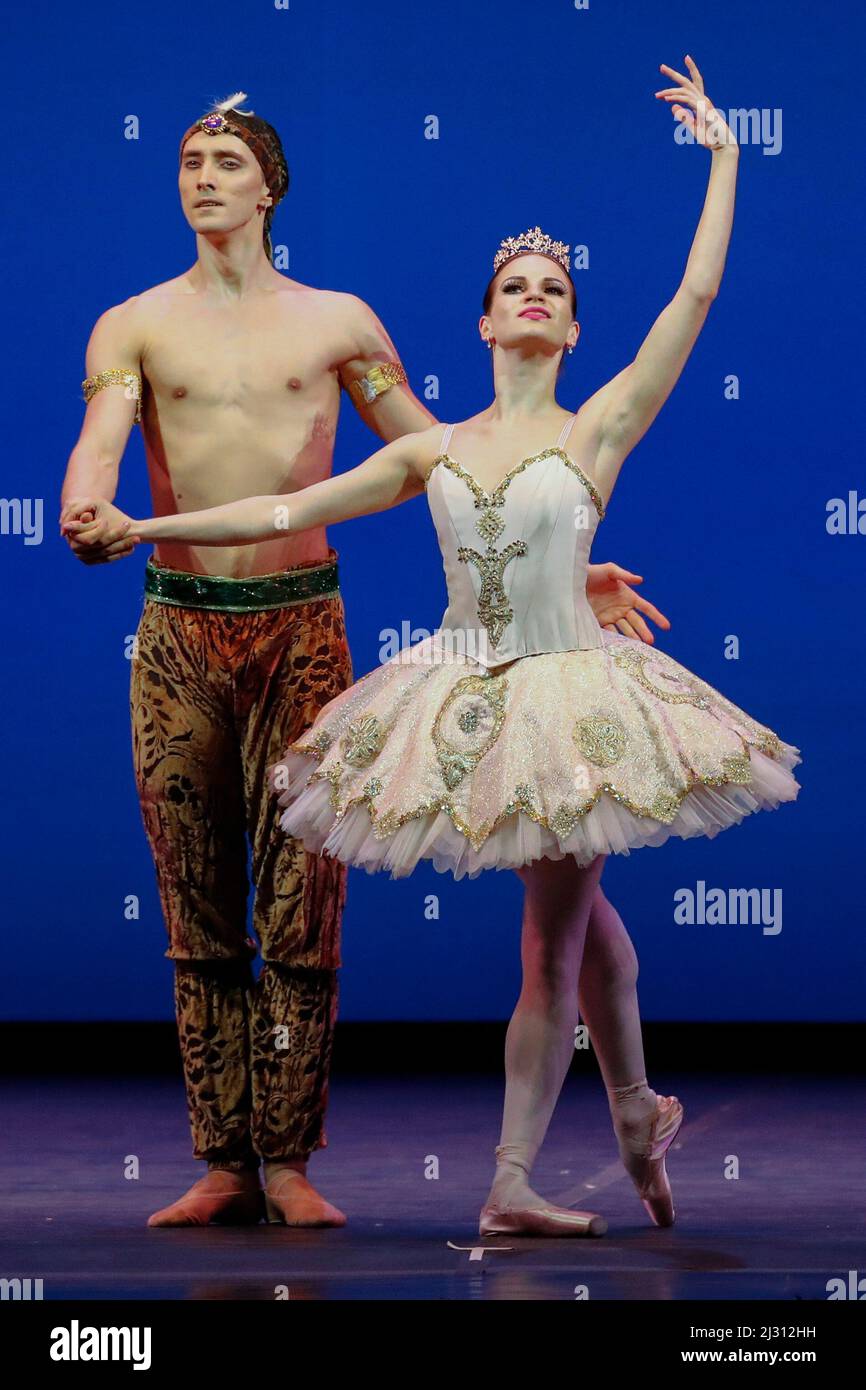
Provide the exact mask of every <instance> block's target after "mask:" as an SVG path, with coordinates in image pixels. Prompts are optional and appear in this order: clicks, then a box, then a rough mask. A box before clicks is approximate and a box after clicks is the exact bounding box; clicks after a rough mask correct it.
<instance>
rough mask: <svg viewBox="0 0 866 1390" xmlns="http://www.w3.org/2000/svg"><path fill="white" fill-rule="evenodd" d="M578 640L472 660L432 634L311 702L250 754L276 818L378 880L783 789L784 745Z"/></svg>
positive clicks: (790, 749) (727, 809)
mask: <svg viewBox="0 0 866 1390" xmlns="http://www.w3.org/2000/svg"><path fill="white" fill-rule="evenodd" d="M603 638H604V645H603V646H602V647H601V648H597V649H592V650H587V651H569V652H550V653H543V654H541V655H538V656H526V657H521V658H518V659H517V660H515V661H513V662H511V663H510V664H509V665H507V666H505V667H499V668H495V669H494V670H493V671H492V672H487V671H485V670H484V669H483V668H482V667H480V666H479V665H478V664H477V663H476V662H474V661H473V660H472V659H471V658H466V657H454V656H453V655H451V654H447V653H443V651H442V649H441V647H440V645H439V639H438V637H437V634H434V635H433V637H432V638H427V639H426V640H425V641H424V642H421V643H419V644H417V646H415V647H413V648H411V649H409V651H408V652H403V653H400V654H398V656H397V657H395V658H394V659H393V660H392V661H389V662H386V663H385V664H384V665H382V666H379V667H377V668H376V669H375V670H374V671H371V672H370V674H369V675H367V676H364V677H363V678H362V679H361V680H359V681H357V682H356V683H355V684H354V685H352V686H350V687H349V688H348V689H347V690H344V691H342V692H341V693H340V695H338V696H337V697H336V698H335V699H334V700H332V701H330V703H329V704H327V705H325V706H324V707H323V709H322V710H320V712H319V714H318V716H317V718H316V720H315V722H314V723H313V725H312V726H311V728H310V729H308V730H307V731H306V732H305V734H304V735H303V737H302V738H301V739H299V740H298V741H297V742H296V743H294V744H292V746H291V748H289V749H288V750H287V751H286V753H285V755H284V757H283V759H282V761H281V762H279V763H277V764H275V765H273V766H272V767H271V768H269V769H268V775H269V781H270V785H271V789H272V791H273V792H274V794H275V795H277V797H278V799H279V803H280V805H281V807H282V808H283V812H282V815H281V818H280V824H281V826H282V828H283V829H284V830H285V831H286V832H287V833H288V834H290V835H292V836H294V837H295V838H297V839H298V840H300V841H301V842H302V843H303V845H304V846H305V848H307V849H308V850H312V851H313V852H315V853H326V854H329V855H332V856H334V857H335V858H337V859H340V860H342V861H343V862H344V863H347V864H352V865H355V866H358V867H361V868H365V869H366V870H367V871H368V872H370V873H374V872H377V871H380V870H387V871H389V872H390V874H391V877H392V878H402V877H405V876H406V875H407V874H410V873H411V872H412V870H413V869H414V868H415V867H416V865H417V864H418V863H419V861H420V860H422V859H426V860H430V861H431V862H432V864H433V866H434V868H436V869H437V870H438V871H439V872H442V873H446V872H450V873H453V874H454V876H455V878H458V879H459V878H462V877H464V876H469V877H470V878H474V877H475V876H476V875H477V874H479V873H481V872H482V870H484V869H513V868H518V867H520V866H522V865H524V864H528V863H531V862H532V861H533V860H536V859H539V858H542V857H547V858H551V859H561V858H564V857H565V856H566V855H569V854H570V855H573V857H574V858H575V860H576V861H577V863H579V864H588V863H589V862H591V860H592V859H594V858H595V857H596V855H599V854H628V853H629V852H630V850H632V849H635V848H640V847H642V846H646V845H651V846H657V845H661V844H663V843H664V842H665V841H666V840H667V839H669V838H670V837H671V836H672V835H673V836H677V837H680V838H683V839H688V838H691V837H692V836H695V835H704V836H707V837H709V838H712V837H713V836H715V835H716V834H717V833H718V832H719V831H720V830H724V829H726V828H727V827H728V826H730V825H735V824H737V823H738V822H739V821H741V820H743V818H744V817H745V816H747V815H750V814H752V813H753V812H755V811H760V810H772V809H775V808H776V807H778V806H779V805H780V804H781V803H782V802H785V801H793V800H795V799H796V797H797V794H798V792H799V790H800V786H799V783H798V782H797V781H796V779H795V778H794V777H793V775H792V771H791V769H792V768H794V767H795V766H796V765H797V764H798V763H799V762H801V761H802V759H801V757H800V750H799V749H798V748H796V747H795V746H793V745H792V744H788V743H784V742H782V740H781V739H780V738H779V737H778V735H777V734H775V733H774V732H773V730H771V729H769V728H768V727H767V726H766V725H763V724H760V723H758V722H757V721H756V720H754V719H753V718H752V717H751V716H750V715H748V714H747V713H746V712H745V711H744V710H742V709H740V708H739V707H738V706H736V705H734V704H733V703H732V702H731V701H729V700H727V699H726V698H725V697H724V696H723V695H721V694H720V692H719V691H717V690H715V689H714V688H713V687H712V686H710V685H709V684H707V683H706V682H705V681H702V680H700V678H699V677H697V676H696V675H694V673H693V672H691V671H689V670H687V668H686V667H684V666H682V665H681V664H680V663H678V662H676V661H675V660H674V659H673V658H672V657H670V656H668V655H667V654H666V653H663V652H659V651H656V650H655V649H653V648H651V647H648V646H647V645H646V644H645V643H642V642H640V641H638V640H637V639H634V638H627V637H624V636H622V635H621V634H619V633H608V632H604V633H603Z"/></svg>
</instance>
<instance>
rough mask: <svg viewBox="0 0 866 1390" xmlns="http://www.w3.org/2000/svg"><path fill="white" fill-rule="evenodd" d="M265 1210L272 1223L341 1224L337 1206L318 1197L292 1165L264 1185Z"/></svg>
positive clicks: (288, 1224) (295, 1224) (284, 1224)
mask: <svg viewBox="0 0 866 1390" xmlns="http://www.w3.org/2000/svg"><path fill="white" fill-rule="evenodd" d="M265 1211H266V1213H267V1218H268V1222H269V1224H270V1225H272V1226H345V1224H346V1217H345V1215H344V1213H343V1212H341V1211H340V1210H339V1208H338V1207H335V1206H332V1205H331V1203H330V1202H326V1201H325V1199H324V1197H321V1196H320V1195H319V1193H318V1192H317V1191H316V1189H315V1188H314V1187H313V1185H312V1183H309V1182H307V1179H306V1178H305V1177H304V1175H303V1173H299V1172H298V1170H297V1169H296V1168H284V1169H283V1170H282V1171H281V1172H279V1173H277V1174H276V1175H275V1176H274V1177H273V1178H271V1180H270V1182H269V1183H268V1184H267V1186H266V1187H265Z"/></svg>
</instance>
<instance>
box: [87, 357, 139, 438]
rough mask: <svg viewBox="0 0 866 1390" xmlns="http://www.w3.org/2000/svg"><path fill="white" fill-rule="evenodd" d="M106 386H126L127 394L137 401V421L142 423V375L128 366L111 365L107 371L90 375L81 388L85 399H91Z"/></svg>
mask: <svg viewBox="0 0 866 1390" xmlns="http://www.w3.org/2000/svg"><path fill="white" fill-rule="evenodd" d="M106 386H125V387H126V395H127V397H129V398H130V399H132V400H134V401H135V422H136V424H140V423H141V377H140V376H139V375H138V372H133V371H130V370H129V369H128V368H126V367H110V368H109V370H108V371H106V372H97V373H96V375H95V376H89V377H88V378H87V379H86V381H82V383H81V389H82V391H83V392H84V399H85V400H86V401H89V400H90V399H91V398H92V397H93V396H95V395H96V393H97V391H102V390H104V388H105V387H106Z"/></svg>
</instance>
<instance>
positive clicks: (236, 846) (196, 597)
mask: <svg viewBox="0 0 866 1390" xmlns="http://www.w3.org/2000/svg"><path fill="white" fill-rule="evenodd" d="M244 100H245V94H244V93H236V94H234V95H233V96H232V97H229V98H228V99H227V100H226V101H225V102H222V103H219V105H218V106H216V107H214V109H213V110H212V111H211V112H210V113H208V114H207V115H206V116H204V117H202V118H201V120H200V121H197V122H195V123H194V124H193V125H192V126H190V128H189V129H188V130H187V132H186V133H185V135H184V137H183V139H182V141H181V147H180V148H181V159H180V174H179V188H180V195H181V202H182V206H183V209H184V213H185V215H186V217H187V220H188V221H189V223H190V226H191V227H192V228H193V230H194V231H195V232H196V247H197V259H196V262H195V264H194V265H193V267H192V268H191V269H190V270H189V271H187V272H186V273H185V274H183V275H181V276H178V277H177V278H175V279H173V280H169V281H167V282H165V283H163V284H160V285H156V286H154V287H153V288H152V289H149V290H147V291H144V292H143V293H142V294H139V295H136V296H133V297H132V298H131V299H129V300H127V301H126V302H125V303H123V304H121V305H118V306H116V307H115V308H112V309H109V310H108V311H107V312H106V313H104V314H103V315H102V317H101V318H100V319H99V320H98V322H97V324H96V326H95V327H94V330H93V333H92V335H91V338H90V342H89V344H88V349H87V359H86V368H87V373H88V376H87V380H86V381H85V382H84V393H85V397H86V399H87V400H88V408H87V412H86V417H85V421H84V426H83V429H82V432H81V436H80V438H79V440H78V443H77V444H76V446H75V449H74V450H73V452H72V455H71V457H70V460H69V466H68V469H67V474H66V479H65V482H64V486H63V493H62V502H63V510H62V515H61V520H68V519H70V518H71V517H73V516H77V517H79V518H81V517H83V516H85V517H86V516H87V515H98V510H99V499H100V498H103V499H107V500H109V501H110V500H111V499H112V498H113V496H114V494H115V491H116V488H117V482H118V473H119V464H120V459H121V457H122V454H123V450H124V448H125V446H126V442H127V440H128V438H129V433H130V430H131V428H132V425H133V423H134V421H139V422H140V423H141V427H142V433H143V437H144V444H145V454H146V458H147V466H148V473H149V479H150V485H151V491H152V497H153V507H154V512H155V513H160V514H166V513H168V512H172V511H185V510H189V509H198V508H201V507H208V506H214V505H216V504H218V503H220V502H227V501H231V500H235V499H237V498H240V497H246V496H250V495H253V494H275V493H278V492H287V491H290V490H292V489H293V488H294V487H297V488H300V487H305V486H306V485H307V484H309V483H311V482H314V481H318V480H319V479H320V478H324V477H327V476H328V475H329V474H330V472H331V467H332V455H333V443H334V435H335V431H336V423H337V416H338V412H339V403H340V389H341V386H345V387H347V389H349V391H350V393H351V395H352V398H353V400H354V403H355V405H356V407H357V409H358V411H359V413H360V415H361V417H362V418H363V419H364V421H365V423H367V424H368V425H369V426H370V427H371V429H373V430H374V432H375V433H376V434H377V435H378V436H379V437H380V438H381V439H383V440H384V441H385V442H389V441H391V440H392V439H396V438H398V437H399V436H400V435H402V434H405V433H409V432H413V431H416V430H422V429H426V428H428V427H429V425H430V424H432V423H434V417H433V416H432V415H431V414H430V412H429V411H428V410H427V409H426V407H425V406H424V405H423V404H422V403H421V402H420V401H418V400H417V399H416V397H415V396H414V395H413V394H412V392H411V390H410V389H409V386H408V384H407V383H406V378H405V373H404V372H403V370H402V368H401V367H400V364H399V362H398V360H397V354H396V351H395V349H394V345H393V343H392V342H391V339H390V338H389V336H388V334H387V333H386V331H385V329H384V328H383V326H382V324H381V323H380V322H379V321H378V319H377V318H376V316H375V314H374V313H373V312H372V310H371V309H370V308H369V307H368V306H367V305H366V304H364V303H363V302H362V301H361V300H359V299H357V298H356V297H355V296H353V295H348V294H340V293H333V292H328V291H321V290H316V289H312V288H310V287H309V286H306V285H303V284H300V283H299V282H298V281H295V280H291V279H289V278H287V277H286V276H284V275H282V274H281V273H279V272H278V271H276V270H275V269H274V267H273V265H272V263H271V243H270V234H269V233H270V223H271V219H272V216H273V210H274V208H275V207H276V206H277V204H278V203H279V202H280V201H281V199H282V198H283V196H284V195H285V193H286V190H287V188H288V183H289V175H288V170H287V167H286V163H285V158H284V154H283V150H282V146H281V143H280V140H279V137H278V135H277V133H276V131H275V130H274V129H273V127H271V126H270V125H268V124H267V123H266V122H265V121H263V120H261V119H260V118H258V117H256V116H254V114H253V113H252V112H242V111H239V110H238V109H237V105H239V104H240V103H241V102H242V101H244ZM108 387H113V388H115V389H111V390H109V389H106V388H108ZM118 387H123V388H124V389H117V388H118ZM88 504H89V507H90V511H89V512H88V511H87V510H86V508H87V506H88ZM70 544H71V546H72V549H73V550H74V551H75V553H76V554H78V556H79V557H80V558H81V559H82V560H83V561H84V562H85V563H87V564H94V563H105V562H111V561H113V560H115V559H118V558H120V556H122V555H123V554H126V553H129V551H130V550H131V549H132V547H131V546H130V545H129V544H128V543H127V542H126V541H125V540H124V539H123V538H122V537H121V536H119V535H118V534H117V532H115V531H112V530H111V528H110V527H109V528H103V529H102V531H101V532H99V533H98V534H97V535H91V536H90V537H89V538H88V540H87V541H84V540H83V539H82V540H80V541H79V540H74V539H71V540H70ZM336 561H337V554H336V552H335V551H334V550H333V549H331V548H330V547H329V545H328V542H327V536H326V533H325V530H324V528H320V529H318V530H314V531H307V532H303V533H301V534H295V535H292V534H291V533H286V534H285V535H284V536H279V535H277V536H275V537H274V538H273V539H271V540H268V541H267V542H263V543H262V544H260V545H256V546H243V547H241V546H239V547H210V546H209V547H198V548H196V547H194V546H188V545H185V544H164V543H161V544H160V545H159V546H158V547H156V551H155V554H154V557H153V558H152V559H151V560H149V561H148V564H147V569H146V576H145V595H146V601H145V606H144V611H143V614H142V617H141V620H140V623H139V628H138V633H137V643H136V647H137V650H136V653H135V655H134V657H133V663H132V679H131V687H130V707H131V716H132V730H133V753H134V763H135V774H136V785H137V789H138V793H139V797H140V801H141V809H142V816H143V821H144V826H145V831H146V834H147V837H148V841H149V843H150V846H151V851H152V853H153V857H154V861H155V865H156V871H157V879H158V885H159V892H160V899H161V904H162V909H163V913H164V916H165V921H166V926H167V930H168V936H169V949H168V950H167V951H166V955H167V956H168V957H169V958H170V959H171V960H173V962H174V968H175V1006H176V1014H177V1022H178V1031H179V1040H180V1048H181V1055H182V1060H183V1069H184V1077H185V1084H186V1091H187V1100H188V1107H189V1115H190V1121H191V1127H192V1135H193V1153H194V1156H195V1157H196V1158H200V1159H203V1160H205V1161H206V1162H207V1165H208V1172H207V1174H206V1175H205V1177H203V1178H202V1179H200V1180H199V1181H198V1182H196V1183H195V1184H193V1186H192V1187H191V1188H190V1190H189V1191H188V1192H187V1193H185V1194H184V1195H183V1196H182V1197H181V1198H180V1199H179V1200H178V1201H176V1202H174V1203H173V1204H172V1205H171V1206H169V1207H167V1208H165V1209H163V1210H161V1211H159V1212H156V1213H155V1214H154V1215H153V1216H151V1218H150V1221H149V1223H148V1224H149V1225H153V1226H178V1225H201V1224H206V1223H208V1222H209V1221H220V1222H226V1221H257V1220H259V1218H260V1216H261V1214H262V1193H261V1189H260V1187H259V1181H258V1167H259V1163H260V1161H263V1163H264V1172H265V1182H266V1187H267V1191H268V1194H269V1196H270V1197H271V1199H272V1209H276V1210H278V1211H280V1213H281V1215H282V1217H283V1220H284V1221H285V1222H286V1223H287V1224H291V1225H304V1226H308V1225H310V1226H312V1225H319V1226H321V1225H342V1224H344V1222H345V1216H344V1215H343V1213H342V1212H340V1211H339V1210H338V1209H337V1208H335V1207H334V1206H333V1205H332V1204H331V1203H329V1202H327V1201H325V1199H324V1198H323V1197H321V1196H320V1194H319V1193H318V1192H316V1190H315V1189H314V1188H313V1186H312V1185H311V1184H310V1183H309V1181H308V1180H307V1178H306V1167H307V1160H308V1158H309V1155H310V1153H311V1152H312V1151H313V1150H315V1149H316V1148H320V1147H324V1146H325V1145H326V1143H327V1137H326V1134H325V1128H324V1115H325V1109H326V1104H327V1091H328V1074H329V1065H330V1057H331V1049H332V1042H333V1030H334V1023H335V1020H336V1008H337V974H336V972H337V969H338V967H339V965H340V951H339V931H340V921H341V915H342V908H343V904H344V900H345V887H346V873H347V870H346V868H345V866H344V865H342V864H340V862H339V861H337V860H333V859H330V858H328V857H325V856H315V855H312V854H308V853H307V852H305V851H304V850H303V848H302V847H301V846H300V845H299V844H298V843H297V842H296V841H294V840H292V839H291V838H290V837H288V836H286V835H284V834H283V833H282V831H280V829H279V826H278V806H277V802H276V798H274V797H272V796H271V794H270V792H269V790H268V787H267V779H266V775H265V771H266V768H267V767H268V765H269V764H272V763H274V762H276V761H277V760H278V758H279V757H280V756H282V753H283V752H284V750H285V748H286V747H288V745H289V744H290V743H292V742H293V741H295V740H296V739H297V738H299V737H300V735H301V733H302V732H303V730H304V729H305V728H306V727H307V726H308V725H309V724H311V723H312V722H313V719H314V718H315V715H316V713H317V711H318V709H319V708H320V707H321V706H322V705H323V704H324V703H326V702H327V701H328V700H330V699H332V698H333V697H334V696H335V695H337V694H338V693H339V691H340V690H342V689H344V688H345V687H346V686H347V685H349V684H350V683H351V681H352V679H353V673H352V666H351V660H350V656H349V650H348V646H347V642H346V634H345V622H344V611H343V602H342V598H341V595H340V591H339V585H338V577H337V564H336ZM617 570H618V567H616V566H600V567H596V574H595V578H596V581H597V582H598V585H599V591H598V593H597V595H596V596H595V597H596V603H595V604H594V606H595V607H596V612H597V615H598V616H599V619H600V621H601V620H602V614H601V611H600V610H602V609H604V607H605V604H606V602H607V601H608V600H609V599H610V598H611V597H613V596H614V595H615V594H616V593H618V592H621V591H622V590H623V589H625V588H626V587H627V586H626V585H625V584H624V583H623V577H625V578H632V579H634V578H635V576H629V575H627V574H626V572H624V571H619V572H618V574H617V573H614V572H615V571H617ZM599 571H604V572H605V573H599ZM629 593H631V591H629ZM632 599H633V604H634V607H635V608H641V609H643V611H644V612H646V613H647V614H648V615H650V616H652V618H653V620H654V621H661V622H662V623H663V624H664V625H667V623H666V620H665V619H663V618H661V615H660V614H658V613H657V610H655V609H653V608H652V605H650V604H648V603H647V601H646V600H643V599H640V598H639V597H638V596H637V595H632ZM626 606H628V605H626ZM630 616H631V617H632V619H633V620H634V624H635V626H636V627H637V628H638V629H640V628H641V627H642V628H643V632H641V633H640V635H648V631H647V629H646V628H645V626H644V625H643V623H642V620H641V619H640V618H639V617H638V616H637V614H636V613H635V612H632V613H631V615H630ZM625 621H626V622H627V619H626V620H625ZM620 625H621V624H620ZM628 627H629V630H630V631H632V632H634V630H635V628H634V627H632V625H631V624H628ZM247 839H249V842H250V844H251V848H252V877H253V882H254V885H255V896H254V901H253V926H254V928H255V931H256V935H257V936H258V940H259V943H260V947H261V954H262V962H263V964H262V970H261V973H260V975H259V977H258V980H257V981H255V983H254V982H253V979H252V973H251V967H250V961H251V958H252V957H253V956H254V955H255V953H256V945H255V943H254V942H253V940H252V939H251V938H250V937H249V936H248V935H247V932H246V904H247V893H248V881H247Z"/></svg>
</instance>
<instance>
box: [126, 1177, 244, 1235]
mask: <svg viewBox="0 0 866 1390" xmlns="http://www.w3.org/2000/svg"><path fill="white" fill-rule="evenodd" d="M216 1172H221V1173H223V1174H224V1177H222V1178H221V1179H218V1181H219V1182H220V1190H219V1191H214V1177H215V1174H216ZM204 1183H208V1185H209V1190H204V1191H203V1190H202V1185H203V1184H204ZM263 1216H264V1203H263V1200H262V1189H261V1188H260V1187H259V1186H258V1184H257V1185H256V1187H255V1188H254V1187H252V1186H251V1184H250V1183H246V1184H244V1185H241V1184H240V1183H239V1182H238V1179H237V1177H236V1176H235V1174H233V1173H230V1172H228V1171H227V1170H213V1171H211V1172H210V1173H208V1174H207V1175H206V1176H205V1177H203V1178H199V1180H198V1182H194V1183H193V1185H192V1187H191V1188H190V1189H189V1191H188V1192H185V1193H184V1194H183V1196H182V1197H179V1198H178V1200H177V1201H176V1202H172V1204H171V1206H168V1207H163V1208H162V1210H161V1211H155V1212H154V1213H153V1215H152V1216H151V1217H149V1218H148V1222H147V1224H148V1226H208V1225H211V1224H213V1225H216V1226H247V1225H249V1226H255V1225H256V1224H257V1223H258V1222H259V1221H261V1219H262V1217H263Z"/></svg>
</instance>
